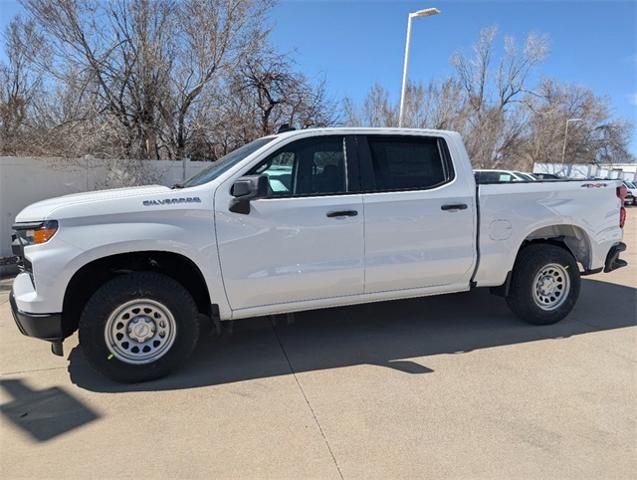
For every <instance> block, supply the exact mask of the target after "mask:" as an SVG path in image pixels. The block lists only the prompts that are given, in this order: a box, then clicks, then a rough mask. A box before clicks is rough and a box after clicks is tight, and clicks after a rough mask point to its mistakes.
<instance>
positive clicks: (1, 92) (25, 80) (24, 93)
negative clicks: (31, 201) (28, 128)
mask: <svg viewBox="0 0 637 480" xmlns="http://www.w3.org/2000/svg"><path fill="white" fill-rule="evenodd" d="M39 44H40V38H39V37H38V35H37V34H36V32H35V30H34V28H33V23H32V22H30V21H26V22H25V21H23V20H22V19H20V18H19V17H17V18H15V19H13V20H12V21H11V22H10V23H9V25H8V26H7V30H6V34H5V52H6V56H7V60H6V63H4V64H0V151H2V153H5V154H16V153H19V151H20V148H21V145H20V144H19V142H18V141H17V140H18V139H19V136H20V133H21V131H22V130H23V128H24V127H25V124H26V123H27V122H28V111H29V109H31V108H33V106H34V103H35V102H34V98H35V97H36V96H37V95H38V93H39V92H40V87H41V78H40V75H38V74H37V73H34V72H33V70H32V69H31V68H30V66H31V65H30V63H31V62H30V60H29V59H30V57H31V52H32V51H34V50H37V49H38V46H39Z"/></svg>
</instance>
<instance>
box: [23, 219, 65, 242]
mask: <svg viewBox="0 0 637 480" xmlns="http://www.w3.org/2000/svg"><path fill="white" fill-rule="evenodd" d="M13 229H14V230H15V231H16V235H17V237H18V240H19V241H20V243H21V244H22V246H23V247H26V246H28V245H40V244H42V243H46V242H48V241H49V240H51V238H52V237H53V235H55V232H57V231H58V222H57V220H47V221H45V222H25V223H16V224H15V225H13Z"/></svg>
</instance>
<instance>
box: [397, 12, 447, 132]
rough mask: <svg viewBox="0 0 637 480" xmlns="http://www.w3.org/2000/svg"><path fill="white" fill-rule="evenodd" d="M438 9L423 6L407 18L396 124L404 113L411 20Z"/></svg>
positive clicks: (401, 123)
mask: <svg viewBox="0 0 637 480" xmlns="http://www.w3.org/2000/svg"><path fill="white" fill-rule="evenodd" d="M438 13H440V10H438V9H437V8H425V9H423V10H418V11H417V12H412V13H410V14H409V16H408V18H407V41H406V43H405V63H404V65H403V85H402V89H401V91H400V113H399V115H398V126H399V127H402V126H403V116H404V114H405V95H406V90H407V67H408V66H409V44H410V42H411V21H412V19H414V18H416V17H429V16H431V15H437V14H438Z"/></svg>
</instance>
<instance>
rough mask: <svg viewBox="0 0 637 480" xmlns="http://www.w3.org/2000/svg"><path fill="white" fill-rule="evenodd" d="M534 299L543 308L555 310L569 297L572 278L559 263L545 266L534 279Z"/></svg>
mask: <svg viewBox="0 0 637 480" xmlns="http://www.w3.org/2000/svg"><path fill="white" fill-rule="evenodd" d="M532 288H533V301H534V302H535V304H536V305H537V306H538V307H540V308H541V309H542V310H555V309H556V308H558V307H560V306H561V305H562V304H563V303H564V302H565V301H566V299H567V298H568V294H569V292H570V290H571V278H570V277H569V275H568V272H567V271H566V267H564V266H563V265H559V264H557V263H550V264H548V265H545V266H543V267H542V268H541V269H540V271H539V272H538V273H537V274H536V275H535V279H534V280H533V287H532Z"/></svg>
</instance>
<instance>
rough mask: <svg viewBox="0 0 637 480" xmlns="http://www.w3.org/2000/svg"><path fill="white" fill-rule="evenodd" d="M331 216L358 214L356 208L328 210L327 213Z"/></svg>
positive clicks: (353, 215)
mask: <svg viewBox="0 0 637 480" xmlns="http://www.w3.org/2000/svg"><path fill="white" fill-rule="evenodd" d="M326 215H327V216H328V217H329V218H335V217H355V216H356V215H358V212H357V211H356V210H337V211H333V212H327V214H326Z"/></svg>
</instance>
